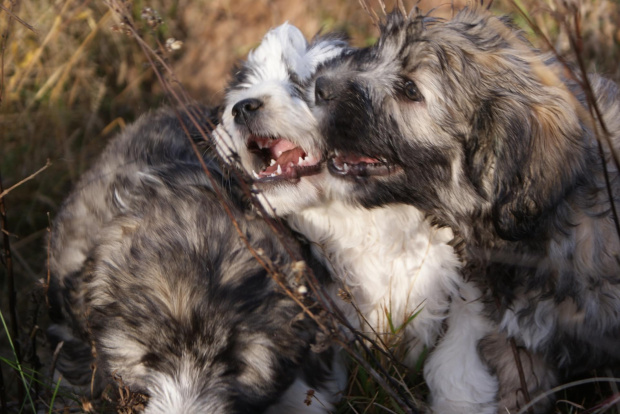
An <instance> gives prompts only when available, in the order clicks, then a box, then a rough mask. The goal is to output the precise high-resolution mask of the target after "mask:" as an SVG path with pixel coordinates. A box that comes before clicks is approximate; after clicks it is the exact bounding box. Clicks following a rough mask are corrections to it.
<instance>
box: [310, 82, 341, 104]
mask: <svg viewBox="0 0 620 414" xmlns="http://www.w3.org/2000/svg"><path fill="white" fill-rule="evenodd" d="M335 86H336V83H335V81H334V80H333V79H331V78H329V77H327V76H319V77H318V78H316V82H315V85H314V98H315V99H316V103H317V104H319V103H321V102H327V101H331V100H332V99H334V98H335V97H336V87H335Z"/></svg>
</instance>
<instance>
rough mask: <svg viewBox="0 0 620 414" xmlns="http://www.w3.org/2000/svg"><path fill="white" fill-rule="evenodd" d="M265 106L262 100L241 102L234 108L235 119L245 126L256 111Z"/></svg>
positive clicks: (251, 99)
mask: <svg viewBox="0 0 620 414" xmlns="http://www.w3.org/2000/svg"><path fill="white" fill-rule="evenodd" d="M261 106H263V101H261V100H260V99H255V98H250V99H244V100H242V101H239V102H237V103H236V104H235V106H233V107H232V116H233V117H234V118H235V122H236V123H238V124H243V123H245V121H246V120H247V119H249V118H250V117H252V116H253V115H254V114H255V113H256V111H257V110H258V109H259V108H260V107H261Z"/></svg>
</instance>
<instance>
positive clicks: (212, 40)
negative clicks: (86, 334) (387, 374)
mask: <svg viewBox="0 0 620 414" xmlns="http://www.w3.org/2000/svg"><path fill="white" fill-rule="evenodd" d="M416 3H417V5H418V7H420V8H421V9H423V10H430V9H431V8H436V10H435V11H434V12H433V14H434V15H438V16H442V17H448V18H449V16H450V15H451V14H452V13H453V10H454V9H458V8H460V7H462V6H463V5H464V4H465V2H464V1H459V0H456V1H454V2H450V1H449V0H426V1H421V2H413V1H409V2H405V6H406V7H407V9H410V8H411V7H412V6H413V5H414V4H416ZM126 4H127V5H129V6H130V7H131V8H132V10H133V14H134V18H135V19H136V20H137V21H140V19H141V16H143V15H144V13H143V11H144V9H145V8H147V7H149V8H151V9H152V10H153V12H149V13H146V15H149V16H151V18H153V17H152V16H156V17H159V18H161V20H162V24H160V25H158V27H157V28H156V29H155V30H153V31H150V32H149V31H148V30H147V29H148V25H146V24H145V25H143V27H144V28H145V33H143V35H144V37H145V39H146V40H147V42H149V44H151V45H152V46H155V45H156V42H157V41H159V42H161V43H162V44H165V42H166V41H168V42H169V44H174V46H175V47H172V48H169V49H168V51H167V52H165V53H163V56H162V57H163V58H164V59H166V61H167V62H168V63H169V64H170V65H171V66H172V68H173V69H174V72H175V73H176V78H177V79H178V80H179V81H180V83H181V84H182V85H183V86H184V88H185V89H186V90H187V91H188V93H189V95H190V96H192V97H193V98H194V99H196V100H198V101H201V102H204V103H207V104H213V105H215V104H217V103H219V101H220V100H221V98H222V96H223V92H224V88H225V85H226V83H227V81H228V79H229V73H230V71H231V69H232V67H233V65H234V63H235V62H237V61H239V60H240V59H243V58H244V57H245V56H246V55H247V53H248V51H250V50H251V49H252V48H253V47H255V46H256V45H258V43H259V42H260V40H261V38H262V36H263V35H264V34H265V33H266V31H267V30H268V29H269V28H271V27H274V26H276V25H279V24H281V23H282V22H284V21H289V22H290V23H292V24H294V25H296V26H298V27H299V28H300V29H301V30H302V31H303V32H304V33H305V34H306V35H307V36H308V37H312V36H313V35H314V34H316V33H317V32H319V31H320V30H323V31H333V30H339V31H344V32H347V33H348V34H349V35H350V37H351V39H352V43H353V44H354V45H356V46H365V45H368V44H372V43H373V42H374V41H375V39H376V36H377V33H378V30H377V28H376V27H374V26H373V24H372V22H371V19H370V18H369V17H368V15H367V14H366V13H365V12H364V11H363V9H362V7H361V6H360V4H359V3H358V2H357V1H356V0H306V1H289V0H234V1H232V0H135V1H133V2H131V3H130V2H126ZM562 4H563V6H562V7H560V6H558V5H556V3H555V2H553V1H552V0H548V1H537V0H520V1H518V0H517V1H516V4H515V3H513V2H511V1H509V0H504V1H495V2H494V3H493V4H492V8H493V9H494V10H496V11H497V12H498V13H510V14H512V15H513V16H514V17H515V20H516V22H517V23H518V24H519V25H520V26H521V27H523V28H524V29H525V30H526V32H528V33H529V35H530V39H531V40H532V42H533V43H535V44H536V45H538V46H540V47H541V48H543V49H547V48H548V45H547V44H546V42H543V41H541V38H540V36H539V35H535V34H534V31H533V30H532V29H531V28H529V27H528V24H527V22H526V19H525V18H524V17H523V16H521V15H519V14H518V12H517V11H516V6H518V7H520V8H521V9H522V10H524V11H525V12H526V15H527V17H528V19H531V21H533V22H534V23H535V24H536V25H538V26H539V27H540V29H541V31H542V33H543V34H544V35H545V36H546V37H548V38H549V39H550V40H551V44H552V45H553V46H554V47H555V48H556V49H557V50H558V51H559V52H560V53H562V54H567V55H568V57H569V60H574V56H571V55H572V54H573V51H571V47H570V44H569V41H568V32H567V30H566V29H565V28H564V27H563V26H562V25H561V24H560V23H558V22H559V21H562V20H563V19H565V18H566V7H569V8H570V7H573V6H576V7H578V9H579V11H580V16H581V21H580V23H581V30H582V33H581V34H582V38H581V39H580V43H579V45H580V47H581V55H582V56H583V58H584V59H585V60H586V62H587V64H588V68H589V69H590V70H593V71H597V72H599V73H602V74H605V75H607V76H608V77H610V78H612V79H615V80H616V81H619V80H620V65H619V64H618V61H619V58H620V28H619V23H620V4H619V2H618V0H616V1H613V0H592V1H587V0H582V1H580V2H579V1H573V0H571V1H563V2H562ZM0 5H1V8H0V34H1V37H0V53H1V59H2V62H1V68H2V73H1V80H0V91H1V93H0V97H1V101H0V175H1V182H2V185H3V188H4V189H7V188H9V187H11V186H13V185H15V184H16V183H18V182H19V181H20V180H22V179H24V178H26V177H28V176H29V175H30V174H32V173H33V172H35V171H37V170H39V169H40V168H42V167H43V166H45V165H46V163H47V160H50V161H51V166H50V167H49V168H47V169H46V170H45V171H43V172H41V173H40V174H39V175H37V176H36V177H34V178H33V179H32V180H30V181H27V182H25V183H24V184H22V185H20V186H18V187H17V188H15V189H14V190H12V191H11V192H10V193H9V194H8V195H6V197H4V198H3V199H2V201H3V202H4V208H5V209H6V226H3V229H5V232H4V234H3V235H2V236H6V237H2V236H0V243H1V246H0V258H1V259H2V263H0V292H1V296H0V310H1V311H2V315H3V316H4V320H5V321H6V322H7V324H8V325H11V321H10V318H9V314H10V307H11V305H10V300H9V294H10V292H9V290H10V289H9V288H10V286H9V283H8V281H9V278H8V274H7V268H6V266H5V265H6V261H7V257H6V254H5V246H6V240H7V238H8V240H9V241H10V247H11V253H12V255H11V259H12V267H13V273H14V279H15V283H16V286H15V290H16V292H17V296H16V299H17V304H16V305H15V308H16V314H17V318H18V320H17V321H16V331H15V332H14V333H13V334H12V335H11V336H12V337H13V338H12V339H13V342H14V343H15V344H16V345H20V352H21V354H22V360H23V361H22V362H23V365H24V367H25V368H26V367H28V369H32V370H35V371H37V372H42V374H41V376H40V378H39V379H41V380H43V379H45V377H46V375H47V374H46V371H45V363H46V361H47V360H49V358H50V352H49V350H47V348H46V344H45V340H44V336H43V330H44V328H45V313H46V306H45V298H44V286H45V280H46V279H47V257H46V254H47V253H46V235H47V234H48V230H47V229H48V226H49V222H50V220H51V218H53V217H54V215H55V214H56V212H57V210H58V208H59V206H60V204H61V202H62V201H63V199H64V198H65V197H66V195H67V194H68V192H69V190H70V188H71V187H72V185H73V184H74V183H75V181H76V180H77V179H78V177H79V176H80V174H81V173H82V172H83V171H84V170H85V169H87V168H88V167H89V165H90V163H91V162H92V161H93V159H94V157H95V156H96V155H97V154H98V153H99V152H100V151H101V149H102V148H103V147H104V145H105V144H106V142H107V141H108V140H109V139H110V138H111V137H112V136H113V135H114V134H116V133H117V132H119V131H120V130H122V128H123V127H124V126H125V125H126V124H127V123H130V122H132V121H133V120H134V119H135V118H136V117H137V116H139V115H140V114H142V113H144V112H146V111H149V110H151V109H153V108H156V107H159V106H161V105H164V104H167V103H168V101H167V99H166V97H165V94H164V93H163V91H162V89H161V87H160V84H159V83H158V80H157V78H156V76H155V75H154V72H153V69H152V67H151V66H150V65H149V64H148V61H147V60H146V58H145V56H144V54H143V52H142V51H141V50H140V48H139V47H138V45H137V43H136V41H135V40H134V39H133V38H131V37H129V36H127V35H126V34H124V33H123V28H122V27H119V26H118V25H117V24H116V22H115V20H114V16H113V13H112V12H111V11H110V9H109V8H108V6H107V4H106V2H104V1H101V0H51V1H50V0H0ZM370 5H371V6H373V8H374V9H375V10H376V11H377V13H378V14H381V13H380V8H379V7H378V5H377V4H375V3H373V2H372V1H371V2H370ZM387 6H388V9H390V8H391V7H392V6H393V4H391V3H390V2H389V1H388V2H387ZM143 17H144V16H143ZM169 39H172V40H169ZM0 193H1V191H0ZM39 326H40V327H41V328H39ZM8 332H12V331H11V327H10V326H9V327H8V328H7V329H0V358H1V359H0V369H1V370H2V374H3V375H2V378H3V380H4V391H2V387H3V386H2V384H0V392H4V393H5V395H6V400H7V401H8V403H9V407H8V409H9V410H10V412H13V411H16V412H17V411H19V409H20V406H21V404H22V403H24V402H25V400H24V396H23V395H18V391H16V389H17V385H16V384H17V383H19V382H20V381H22V379H21V378H20V375H19V374H18V370H16V369H13V368H14V365H15V360H14V355H13V350H12V347H11V346H10V344H9V337H8V336H7V333H8ZM25 368H24V369H25ZM357 375H358V379H359V378H363V376H364V375H365V374H364V373H357ZM358 388H359V389H358V390H357V391H352V393H356V392H357V393H362V394H364V395H363V396H362V397H360V398H362V399H365V401H367V400H368V399H371V398H372V397H373V395H377V393H380V390H378V389H377V388H376V386H375V385H372V384H371V385H368V384H366V383H364V384H361V383H360V385H359V387H358ZM52 394H53V392H52ZM603 394H604V393H603ZM41 395H47V396H48V398H49V395H50V390H49V389H48V390H47V391H45V390H44V391H42V392H41ZM41 398H42V399H44V398H43V397H41ZM48 401H49V399H48ZM352 401H353V400H352ZM34 403H35V404H38V403H37V402H36V401H35V402H34ZM28 405H30V404H27V406H28ZM369 406H370V404H369ZM347 409H348V408H343V409H342V410H343V412H346V411H347ZM575 410H577V408H575ZM362 411H363V409H360V412H362ZM379 411H380V410H379ZM379 411H377V408H376V406H375V408H372V409H370V410H368V411H367V412H379ZM128 412H129V411H128ZM351 412H352V411H351ZM573 412H577V411H573Z"/></svg>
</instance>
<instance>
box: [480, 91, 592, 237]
mask: <svg viewBox="0 0 620 414" xmlns="http://www.w3.org/2000/svg"><path fill="white" fill-rule="evenodd" d="M551 89H553V88H551ZM557 92H558V93H553V92H552V91H549V88H544V90H540V91H536V93H540V95H538V96H537V97H536V100H534V99H531V100H530V99H528V97H527V96H525V95H522V94H517V95H509V94H505V95H504V96H501V97H499V98H497V99H496V101H495V102H492V103H491V105H490V106H489V108H490V111H488V112H487V113H490V114H491V117H492V120H491V122H487V123H486V125H487V126H488V128H487V131H486V133H487V134H489V135H488V136H487V138H488V139H490V140H491V142H490V147H491V148H493V152H494V157H495V171H494V173H493V180H494V183H493V184H494V185H493V188H494V193H493V194H492V195H491V197H492V204H493V211H492V219H493V224H494V227H495V230H496V232H497V233H498V235H499V236H500V237H502V238H504V239H507V240H512V241H515V240H520V239H526V238H531V237H536V235H537V234H538V232H539V231H541V230H542V227H541V225H542V224H543V222H544V220H545V217H546V216H547V215H548V214H549V213H551V212H552V211H553V209H554V208H556V207H557V205H558V203H559V202H560V201H561V200H562V199H563V198H564V197H566V194H567V192H568V191H569V190H570V189H571V187H573V186H574V185H575V182H576V181H577V179H578V178H579V177H580V176H581V175H582V173H583V171H584V165H585V158H586V149H585V147H584V141H586V139H585V137H584V135H585V134H587V133H588V132H587V129H586V128H585V127H584V125H582V124H581V123H580V121H579V116H578V114H577V107H576V105H580V104H579V103H578V102H577V100H576V99H575V98H574V97H573V96H572V94H570V92H568V91H567V90H566V89H563V90H558V91H557ZM541 95H543V97H542V98H541ZM483 124H485V123H483Z"/></svg>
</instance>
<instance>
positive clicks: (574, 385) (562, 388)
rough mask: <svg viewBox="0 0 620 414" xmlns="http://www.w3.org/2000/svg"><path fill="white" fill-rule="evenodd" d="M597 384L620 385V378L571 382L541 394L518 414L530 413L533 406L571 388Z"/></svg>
mask: <svg viewBox="0 0 620 414" xmlns="http://www.w3.org/2000/svg"><path fill="white" fill-rule="evenodd" d="M595 382H615V383H620V378H610V377H601V378H587V379H583V380H579V381H573V382H569V383H566V384H562V385H558V386H557V387H555V388H552V389H550V390H548V391H545V392H544V393H542V394H540V395H539V396H537V397H536V398H534V399H533V400H532V401H531V402H530V403H529V404H527V405H526V406H525V407H523V408H521V410H519V412H518V413H517V414H524V413H525V412H528V411H529V410H530V409H531V408H532V407H533V406H534V404H536V403H537V402H538V401H540V400H542V399H544V398H547V397H548V396H549V395H553V394H555V393H556V392H558V391H562V390H565V389H568V388H571V387H577V386H579V385H584V384H592V383H595Z"/></svg>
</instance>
